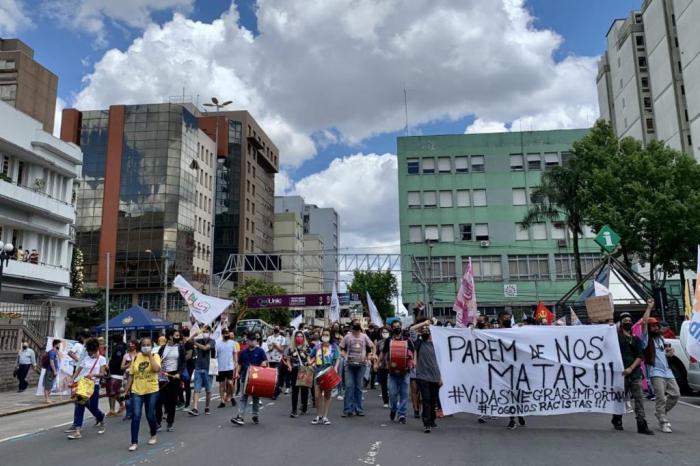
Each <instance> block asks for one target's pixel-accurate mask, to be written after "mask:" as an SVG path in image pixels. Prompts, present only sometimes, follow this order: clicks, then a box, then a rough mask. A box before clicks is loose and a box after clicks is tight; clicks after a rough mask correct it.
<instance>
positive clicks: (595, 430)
mask: <svg viewBox="0 0 700 466" xmlns="http://www.w3.org/2000/svg"><path fill="white" fill-rule="evenodd" d="M264 403H265V405H264V409H263V410H262V411H261V423H260V424H259V425H252V424H246V425H245V426H243V427H236V426H232V425H231V424H230V422H229V419H230V418H231V415H232V413H233V410H232V408H230V407H227V408H223V409H217V408H213V410H212V411H213V413H212V414H211V415H210V416H204V415H201V416H199V417H197V418H191V417H189V416H187V415H186V414H185V413H182V412H178V414H177V418H176V421H175V426H176V429H177V430H176V432H172V433H168V432H162V433H160V434H159V435H158V444H157V445H155V446H148V445H146V440H147V435H148V434H147V431H146V423H145V418H144V419H143V420H142V422H143V425H142V429H141V444H140V448H139V450H138V451H136V452H134V453H130V452H128V451H127V447H128V446H129V425H128V423H124V422H121V420H118V419H109V420H108V424H107V432H106V433H105V434H104V435H97V432H96V430H95V429H93V428H92V427H91V426H92V424H93V423H94V422H93V420H92V419H91V418H90V416H89V415H88V416H86V424H85V425H86V426H88V427H86V428H85V429H84V431H83V438H82V440H77V441H69V440H67V439H66V438H65V434H63V429H64V428H65V427H63V426H62V425H69V424H70V422H71V420H72V407H71V406H70V405H69V406H58V407H53V408H48V409H45V410H42V411H37V412H32V413H25V414H20V415H15V416H9V417H6V418H3V419H2V420H1V421H0V464H2V465H52V466H62V465H70V466H82V465H90V466H95V465H118V466H128V465H142V464H148V465H169V466H173V465H186V464H187V465H189V464H191V465H195V464H196V465H199V464H202V463H206V464H207V465H217V466H218V465H221V466H224V465H240V464H255V465H276V464H283V465H285V466H295V465H304V466H316V465H326V464H332V465H363V464H367V465H375V466H392V465H401V466H411V465H420V466H427V465H436V466H437V465H439V466H443V465H460V466H463V465H465V464H479V465H511V464H523V465H538V466H541V465H567V466H573V465H595V466H602V465H612V464H614V465H615V466H626V465H634V466H640V465H646V464H649V465H654V466H658V465H659V464H674V465H697V464H700V458H699V456H700V450H698V449H697V439H698V436H697V432H698V417H699V416H700V399H698V398H684V402H683V403H680V404H679V405H678V406H677V407H676V408H675V409H674V410H673V411H672V412H671V414H670V419H671V422H672V424H673V428H674V433H673V434H663V433H661V432H657V434H656V435H655V436H654V437H646V436H641V435H638V434H636V433H635V430H634V429H633V427H634V417H633V415H627V416H626V417H625V425H626V427H627V428H628V430H626V431H625V432H615V431H613V430H612V428H611V426H610V423H609V416H607V415H601V414H579V415H568V416H551V417H537V418H528V426H527V427H526V428H520V429H517V430H515V431H509V430H507V429H506V428H505V425H506V421H505V420H498V421H490V422H489V423H488V424H486V425H480V424H478V423H477V422H476V416H473V415H468V414H462V415H457V416H453V417H450V418H445V419H441V420H440V419H439V420H438V424H439V426H440V427H439V429H435V430H433V432H432V433H431V434H424V433H423V431H422V425H421V423H420V421H419V420H414V419H412V418H411V419H409V422H408V424H407V425H399V424H394V423H391V422H390V421H389V419H388V410H386V409H383V408H382V407H381V404H380V399H379V398H378V396H377V391H375V390H372V391H369V392H368V393H367V398H366V402H365V403H366V406H365V407H366V413H367V416H366V417H364V418H350V419H343V418H341V417H340V411H341V404H342V403H341V402H338V401H334V402H333V407H332V416H331V420H332V422H333V424H332V425H330V426H313V425H311V424H310V421H311V416H304V417H299V418H297V419H290V418H289V417H288V413H289V410H290V401H289V397H288V396H284V395H283V396H281V397H280V398H279V399H278V400H277V401H274V402H273V401H270V400H264ZM103 404H106V403H103ZM214 406H215V404H214ZM646 408H647V415H648V419H650V420H651V419H652V416H651V415H652V413H653V405H652V404H651V403H648V404H647V406H646ZM654 424H655V423H654ZM59 426H61V427H59Z"/></svg>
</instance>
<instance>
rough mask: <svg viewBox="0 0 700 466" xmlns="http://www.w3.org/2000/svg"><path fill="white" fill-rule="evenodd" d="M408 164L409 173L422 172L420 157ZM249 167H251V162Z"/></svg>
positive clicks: (410, 160) (409, 160)
mask: <svg viewBox="0 0 700 466" xmlns="http://www.w3.org/2000/svg"><path fill="white" fill-rule="evenodd" d="M406 164H407V165H408V174H409V175H417V174H419V173H420V161H419V160H418V159H408V160H406ZM248 168H250V164H249V165H248ZM248 173H250V170H248Z"/></svg>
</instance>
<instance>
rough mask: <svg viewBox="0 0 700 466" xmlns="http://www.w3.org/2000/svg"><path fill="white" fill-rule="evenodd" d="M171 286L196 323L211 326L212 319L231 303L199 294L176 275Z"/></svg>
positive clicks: (231, 302) (180, 276)
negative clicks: (176, 291) (187, 307)
mask: <svg viewBox="0 0 700 466" xmlns="http://www.w3.org/2000/svg"><path fill="white" fill-rule="evenodd" d="M173 286H175V287H177V289H178V290H179V291H180V294H181V295H182V299H184V300H185V302H186V303H187V306H189V308H190V315H191V316H192V317H194V318H195V320H197V321H198V322H201V323H203V324H207V325H211V323H212V322H214V319H216V318H217V317H219V316H220V315H221V314H222V313H223V312H224V311H225V310H226V308H228V307H229V306H230V305H231V304H233V301H229V300H227V299H220V298H215V297H214V296H207V295H205V294H202V293H200V292H199V291H198V290H196V289H195V288H194V287H193V286H192V285H190V284H189V283H187V280H185V279H184V278H182V275H178V276H177V277H175V280H173Z"/></svg>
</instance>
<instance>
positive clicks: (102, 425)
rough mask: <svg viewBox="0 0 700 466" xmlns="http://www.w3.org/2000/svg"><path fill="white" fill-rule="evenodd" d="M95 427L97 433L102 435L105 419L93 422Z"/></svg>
mask: <svg viewBox="0 0 700 466" xmlns="http://www.w3.org/2000/svg"><path fill="white" fill-rule="evenodd" d="M95 427H96V428H97V433H98V434H99V435H102V434H104V433H105V421H100V422H98V423H97V424H95Z"/></svg>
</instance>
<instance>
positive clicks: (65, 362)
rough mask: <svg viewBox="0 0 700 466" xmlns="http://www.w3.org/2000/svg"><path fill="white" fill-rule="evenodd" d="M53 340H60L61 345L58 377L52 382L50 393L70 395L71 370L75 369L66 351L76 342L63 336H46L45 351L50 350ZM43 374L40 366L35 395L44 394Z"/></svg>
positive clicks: (44, 372)
mask: <svg viewBox="0 0 700 466" xmlns="http://www.w3.org/2000/svg"><path fill="white" fill-rule="evenodd" d="M54 340H61V346H60V348H59V351H58V361H59V363H58V377H56V380H54V382H53V387H52V388H51V394H52V395H70V384H71V377H72V376H73V371H74V369H75V364H76V363H75V361H73V359H71V358H69V357H68V352H69V351H70V350H71V349H72V348H73V345H75V344H76V343H78V342H77V341H75V340H66V339H65V338H55V337H46V349H45V351H51V349H52V347H51V343H53V341H54ZM44 374H46V369H44V368H42V369H41V373H40V374H39V384H38V385H37V387H36V396H44Z"/></svg>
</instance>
